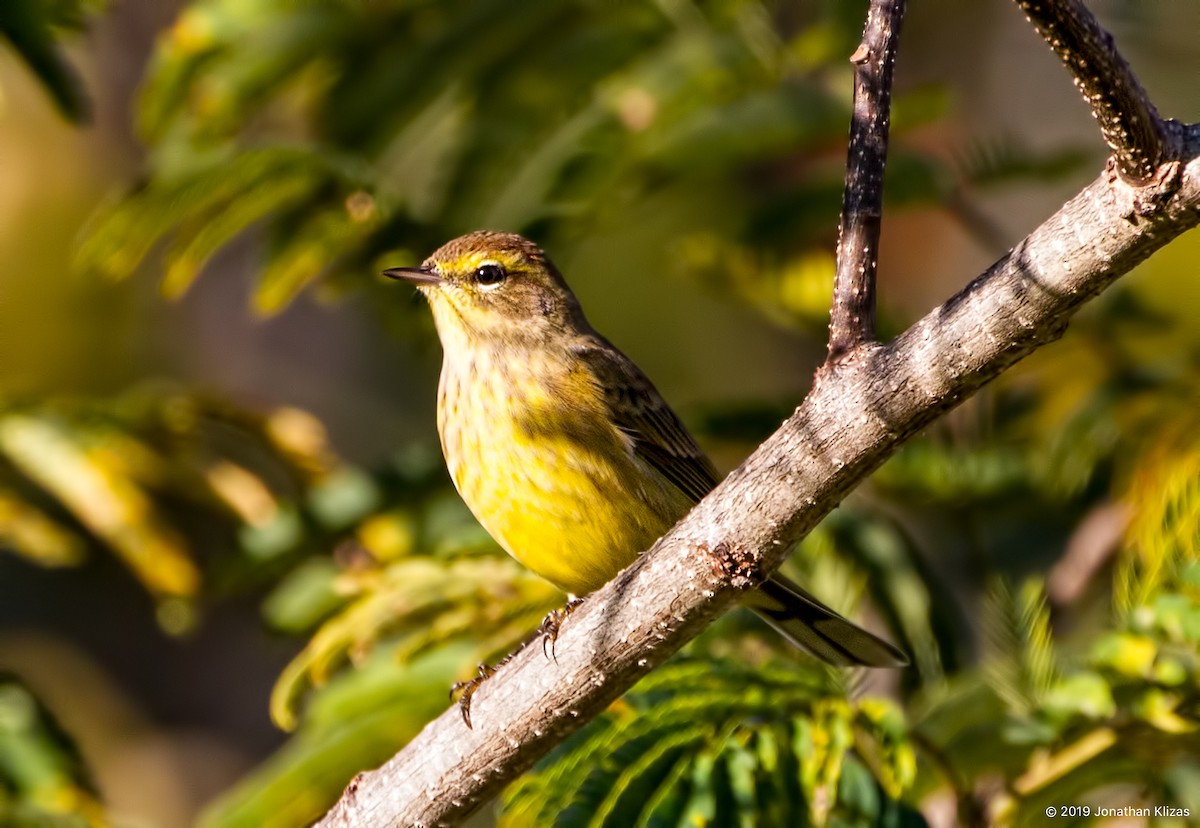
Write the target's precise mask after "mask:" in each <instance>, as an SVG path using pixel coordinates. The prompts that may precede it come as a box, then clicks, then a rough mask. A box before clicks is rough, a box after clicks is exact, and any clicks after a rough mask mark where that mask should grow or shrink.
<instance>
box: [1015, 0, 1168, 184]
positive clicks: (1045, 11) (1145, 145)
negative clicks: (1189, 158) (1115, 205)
mask: <svg viewBox="0 0 1200 828" xmlns="http://www.w3.org/2000/svg"><path fill="white" fill-rule="evenodd" d="M1016 3H1017V5H1018V6H1020V7H1021V9H1022V11H1024V12H1025V16H1026V17H1027V18H1028V19H1029V22H1030V23H1032V24H1033V25H1034V26H1035V27H1036V28H1037V30H1038V32H1039V33H1040V34H1041V35H1042V37H1043V38H1044V39H1045V41H1046V42H1047V43H1048V44H1050V48H1051V49H1053V50H1054V52H1055V54H1057V55H1058V56H1059V58H1060V59H1061V60H1062V62H1063V63H1064V64H1065V65H1066V67H1067V69H1068V70H1070V72H1071V75H1072V77H1074V79H1075V86H1076V87H1078V89H1079V91H1080V93H1081V94H1082V95H1083V99H1084V100H1085V101H1087V104H1088V106H1090V107H1091V108H1092V115H1093V116H1095V118H1096V121H1097V122H1098V123H1099V124H1100V134H1101V135H1103V136H1104V141H1105V143H1107V144H1108V146H1109V148H1110V149H1111V150H1112V152H1113V158H1114V159H1115V161H1116V165H1117V170H1118V171H1119V172H1120V174H1121V177H1122V178H1124V179H1125V180H1126V181H1128V182H1129V183H1131V184H1146V183H1148V182H1149V181H1151V180H1152V179H1153V178H1154V176H1155V173H1156V172H1157V170H1158V168H1159V165H1161V164H1162V163H1163V162H1164V161H1169V160H1172V159H1171V156H1172V154H1173V153H1172V152H1171V149H1172V148H1171V146H1170V143H1169V136H1168V132H1167V128H1166V125H1165V124H1164V123H1163V119H1162V118H1161V117H1160V116H1159V114H1158V110H1157V109H1155V108H1154V104H1153V103H1151V102H1150V98H1149V96H1148V95H1147V94H1146V90H1144V89H1143V88H1142V85H1141V84H1140V83H1138V79H1137V77H1136V76H1134V74H1133V70H1132V69H1131V68H1130V67H1129V64H1128V63H1126V61H1125V58H1123V57H1122V56H1121V54H1120V52H1118V51H1117V47H1116V46H1115V45H1114V44H1113V39H1112V35H1110V34H1109V33H1108V32H1106V31H1105V30H1104V29H1103V28H1101V26H1100V24H1099V23H1097V22H1096V18H1095V17H1093V16H1092V13H1091V12H1090V11H1088V9H1087V7H1086V6H1084V5H1083V3H1082V2H1081V0H1016Z"/></svg>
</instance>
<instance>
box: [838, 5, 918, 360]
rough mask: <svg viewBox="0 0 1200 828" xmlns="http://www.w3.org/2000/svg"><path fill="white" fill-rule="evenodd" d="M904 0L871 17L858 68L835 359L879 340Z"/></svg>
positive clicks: (856, 58) (876, 9) (874, 10)
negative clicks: (879, 288)
mask: <svg viewBox="0 0 1200 828" xmlns="http://www.w3.org/2000/svg"><path fill="white" fill-rule="evenodd" d="M904 7H905V0H879V2H874V3H872V4H871V8H870V11H868V12H867V24H866V26H865V27H864V28H863V37H862V43H861V44H860V45H859V47H858V50H857V51H855V53H854V54H853V55H852V56H851V57H850V62H851V63H853V64H854V115H853V117H852V118H851V120H850V142H849V146H848V149H847V154H846V187H845V191H844V196H843V199H842V218H841V222H840V223H839V224H838V255H837V275H836V277H835V278H834V283H833V305H832V307H831V308H830V311H829V356H830V357H831V358H833V359H838V358H841V357H842V356H843V355H845V354H847V353H849V352H850V351H852V350H854V349H855V348H857V347H858V346H859V345H862V344H863V343H866V342H873V341H874V340H875V274H876V270H877V268H878V265H879V230H880V223H881V222H882V220H883V170H884V166H885V164H886V162H887V145H888V127H889V125H890V121H891V113H892V71H893V69H894V68H895V65H896V49H897V47H898V46H899V43H900V24H901V23H902V22H903V21H904Z"/></svg>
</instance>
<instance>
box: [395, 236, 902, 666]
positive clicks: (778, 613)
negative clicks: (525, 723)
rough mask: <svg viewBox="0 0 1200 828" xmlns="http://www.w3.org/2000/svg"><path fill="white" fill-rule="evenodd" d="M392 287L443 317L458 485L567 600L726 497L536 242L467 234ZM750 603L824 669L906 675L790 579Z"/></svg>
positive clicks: (445, 438)
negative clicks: (710, 497)
mask: <svg viewBox="0 0 1200 828" xmlns="http://www.w3.org/2000/svg"><path fill="white" fill-rule="evenodd" d="M385 275H387V276H390V277H393V278H396V279H403V280H405V281H408V282H411V283H413V284H415V285H416V286H417V287H418V288H419V289H420V290H421V292H422V293H424V294H425V296H426V297H427V298H428V299H429V304H430V306H431V308H432V309H433V317H434V321H435V323H436V325H437V331H438V337H439V338H440V339H441V341H442V349H443V351H444V358H443V362H442V376H441V383H440V387H439V388H438V405H437V418H438V432H439V434H440V435H441V439H442V451H443V453H444V454H445V456H446V465H447V466H448V467H449V469H450V476H451V477H452V478H453V480H454V485H455V486H456V487H457V488H458V491H459V494H460V495H462V498H463V500H464V501H466V504H467V506H468V507H470V509H471V511H472V512H473V513H474V514H475V517H476V518H478V520H479V522H480V523H481V524H483V527H484V528H485V529H487V531H488V532H489V533H490V534H491V535H492V537H493V538H495V539H496V541H497V542H498V543H499V544H500V545H501V546H502V547H504V548H505V549H506V550H507V551H508V553H509V554H511V555H512V556H513V557H514V558H516V559H517V560H518V561H520V562H521V563H522V564H524V565H525V566H527V567H528V568H529V569H531V570H533V571H534V572H536V573H537V574H539V575H541V576H542V577H543V578H545V579H547V580H548V581H550V582H551V583H553V584H554V585H555V586H557V587H558V588H559V589H562V590H563V591H564V592H567V593H569V594H572V595H584V594H586V593H588V592H591V591H592V590H594V589H597V588H598V587H600V586H602V585H603V584H605V583H606V582H607V581H608V580H610V579H611V578H612V577H613V576H614V575H616V574H617V572H619V571H620V570H621V569H622V568H624V567H625V566H627V565H628V564H629V563H631V562H632V561H633V560H634V559H635V558H636V557H637V555H638V554H639V553H640V552H642V551H644V550H646V549H649V548H650V547H651V546H652V545H653V544H654V542H655V541H656V540H657V539H658V538H659V537H660V536H661V535H663V534H664V533H665V532H666V531H667V530H668V529H669V528H671V526H673V525H674V524H675V523H676V522H677V521H678V520H679V519H680V518H681V517H683V515H684V514H686V513H687V512H688V510H689V509H690V508H691V507H692V505H693V504H695V503H696V502H697V501H698V500H699V499H700V498H702V497H704V495H705V494H707V493H708V492H709V491H710V490H711V489H712V488H713V487H714V486H715V485H716V483H717V476H716V471H715V469H714V468H713V466H712V463H711V462H709V460H708V458H707V457H705V456H704V454H703V453H702V452H701V451H700V448H699V447H698V446H697V445H696V441H695V440H694V439H692V436H691V435H690V434H689V433H688V432H687V430H686V429H685V428H684V426H683V424H682V423H681V422H680V421H679V418H678V417H677V416H676V415H675V412H673V411H672V410H671V409H670V407H669V406H668V405H667V403H666V402H665V401H664V400H663V398H662V397H661V396H660V395H659V393H658V391H657V390H656V389H655V387H654V386H653V385H652V384H651V383H650V380H648V379H646V376H645V375H644V374H643V373H642V372H641V370H639V369H638V367H637V366H636V365H634V364H633V362H632V361H631V360H630V359H629V358H628V357H626V356H625V355H624V354H623V353H621V352H620V351H618V350H617V349H616V348H615V347H613V345H612V344H611V343H609V341H608V340H606V339H605V338H604V337H602V336H601V335H600V334H598V333H596V331H595V330H594V329H593V328H592V326H591V325H590V324H588V321H587V319H585V318H584V315H583V310H582V309H581V308H580V306H579V301H578V300H577V299H576V298H575V294H573V293H572V292H571V289H570V288H568V287H567V284H566V282H565V281H563V277H562V275H561V274H560V273H559V272H558V270H557V268H555V266H554V265H553V264H552V263H551V261H550V259H549V258H547V256H546V254H545V253H544V252H542V250H541V249H540V248H538V247H537V246H536V245H535V244H533V243H532V242H530V241H528V240H527V239H524V238H522V237H521V236H517V235H512V234H509V233H495V232H477V233H471V234H469V235H466V236H463V237H461V238H458V239H455V240H454V241H452V242H449V243H447V244H446V245H444V246H443V247H441V248H440V249H439V250H437V252H435V253H434V254H433V255H432V256H430V257H429V258H428V259H426V260H425V263H424V264H422V265H421V266H420V267H415V268H411V267H398V268H393V269H391V270H387V271H385ZM744 603H745V604H746V605H747V606H749V607H750V608H751V609H753V610H755V611H756V612H758V613H759V614H760V615H762V616H763V617H764V618H765V619H766V620H767V622H768V623H770V624H771V626H773V627H774V628H775V629H777V630H778V631H779V632H781V633H782V634H783V635H784V636H786V637H787V638H788V639H790V640H791V641H793V642H794V643H795V644H797V645H799V646H800V647H802V648H804V649H806V650H808V651H809V652H811V653H813V654H814V655H816V656H818V657H820V658H822V659H824V660H826V661H828V662H831V663H834V664H862V665H870V666H876V667H893V666H900V665H903V664H906V663H907V661H908V660H907V658H906V657H905V655H904V654H903V653H902V652H900V651H899V650H898V649H896V648H895V647H893V646H892V645H891V644H888V643H887V642H886V641H883V640H881V639H879V638H877V637H875V636H874V635H872V634H871V633H869V632H867V631H866V630H863V629H861V628H860V627H857V626H855V625H854V624H852V623H851V622H850V621H847V620H846V619H845V618H843V617H842V616H840V615H838V614H837V613H835V612H834V611H833V610H831V609H829V608H828V607H826V606H825V605H824V604H822V603H821V602H820V601H818V600H816V599H815V598H813V597H812V596H811V595H809V594H807V593H806V592H804V591H803V590H802V589H800V587H798V586H796V585H795V584H793V583H791V582H790V581H788V580H786V579H785V578H783V577H781V576H779V575H774V576H772V577H771V578H770V579H768V580H767V581H766V583H764V584H763V585H762V586H761V587H760V588H759V589H757V590H755V591H754V592H753V593H751V594H750V595H748V596H747V598H746V599H745V600H744Z"/></svg>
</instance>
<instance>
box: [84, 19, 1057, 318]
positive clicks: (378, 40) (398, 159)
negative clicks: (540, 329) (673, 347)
mask: <svg viewBox="0 0 1200 828" xmlns="http://www.w3.org/2000/svg"><path fill="white" fill-rule="evenodd" d="M806 18H807V19H805V20H804V22H803V24H802V25H796V24H795V23H791V24H788V25H782V26H781V25H779V24H778V22H777V20H776V19H775V12H774V11H773V10H772V9H771V7H770V5H769V4H764V3H762V2H759V1H758V0H711V2H704V3H697V4H674V3H653V2H649V1H648V0H646V1H645V2H634V3H623V4H617V5H613V4H597V3H592V2H587V1H586V0H573V2H568V3H561V2H545V1H543V2H537V3H535V4H533V5H529V4H526V5H525V6H523V7H522V11H521V13H520V14H514V13H512V10H511V5H510V4H509V3H506V2H503V0H470V2H467V0H460V2H452V3H441V4H428V3H417V4H414V3H408V2H400V0H387V2H377V3H369V4H364V3H347V2H343V0H315V2H310V3H304V4H302V5H300V6H297V5H296V4H294V3H291V2H288V0H254V1H253V2H244V0H200V2H195V3H193V4H191V5H190V6H188V7H187V9H186V10H185V11H184V13H183V14H182V15H181V17H180V18H179V20H178V21H177V22H176V24H175V25H174V26H173V27H172V29H171V30H170V32H169V33H168V34H167V35H166V36H165V37H164V38H163V39H162V40H161V42H160V45H159V49H158V52H157V54H156V56H155V59H154V62H153V65H152V66H151V69H150V72H149V75H148V80H147V83H146V84H145V86H144V89H143V92H142V96H141V100H140V104H139V112H138V123H139V127H140V130H141V132H142V135H143V137H144V138H145V139H146V140H147V141H148V142H149V143H150V145H151V146H152V148H153V155H152V161H151V164H150V168H149V170H148V174H147V176H146V178H145V180H144V181H143V182H141V183H140V184H139V185H138V187H137V188H135V189H133V190H131V191H130V192H128V193H126V194H125V195H124V196H123V197H121V198H119V199H117V200H115V201H114V202H113V203H112V204H111V205H110V206H109V207H108V208H107V209H105V210H104V211H102V212H101V213H100V214H99V215H98V216H97V217H96V218H95V220H94V222H93V224H92V228H91V231H90V233H89V234H88V238H87V240H86V242H85V243H84V244H83V246H82V247H81V249H80V251H79V257H78V260H79V265H80V267H81V268H82V269H84V270H85V271H88V272H97V273H102V274H106V275H108V276H110V277H113V278H123V277H126V276H128V275H130V274H131V273H133V272H134V271H135V270H136V269H137V268H138V267H139V265H140V264H141V263H142V262H143V260H144V259H145V258H146V257H147V255H148V254H149V253H150V252H151V251H153V250H155V249H156V248H159V247H163V248H164V254H163V255H164V259H165V262H164V264H165V275H164V278H163V289H164V291H165V292H166V293H167V294H168V295H171V296H176V295H178V294H179V293H181V292H182V291H184V290H185V289H186V288H187V287H188V286H189V285H190V284H191V283H192V281H193V280H194V279H195V278H196V276H197V274H198V273H199V272H200V271H201V270H202V269H203V268H204V266H205V264H206V263H208V262H209V261H210V259H211V258H212V256H213V255H214V254H216V253H217V252H218V251H219V250H220V249H221V248H223V247H225V246H227V245H228V244H229V243H230V242H231V241H232V240H233V239H234V238H235V237H236V236H238V235H239V234H241V233H243V232H245V231H247V230H249V229H251V228H258V229H259V231H260V232H259V234H258V235H259V237H260V238H262V239H263V240H264V242H265V243H264V245H263V254H264V259H263V266H262V269H261V271H260V273H259V283H258V287H257V289H256V291H255V295H254V306H255V308H256V309H257V310H259V311H260V312H262V313H267V314H269V313H274V312H276V311H279V310H281V309H282V308H283V307H285V306H286V305H287V303H288V302H290V301H291V300H292V299H293V298H294V297H295V296H296V295H297V293H298V292H299V291H300V290H301V289H303V288H304V287H305V286H306V285H309V284H311V283H313V282H316V281H318V280H319V281H320V282H321V283H322V285H323V289H324V290H325V292H326V293H329V292H334V293H336V292H339V291H341V290H342V289H344V288H345V287H348V286H351V285H358V286H360V287H361V286H364V285H366V284H369V283H366V282H364V279H366V278H368V277H369V275H370V274H372V273H373V272H376V271H378V270H379V269H380V266H381V264H384V263H392V264H394V263H395V262H397V261H401V262H403V261H416V260H419V258H420V257H421V256H422V255H424V254H425V253H426V252H428V251H429V250H431V249H433V248H434V247H436V246H437V245H438V244H440V243H441V242H442V241H444V240H446V239H447V238H450V237H452V236H454V235H458V234H459V233H461V232H463V231H465V230H467V229H473V228H477V227H500V228H506V229H513V230H534V229H535V230H537V232H538V235H539V236H540V237H541V238H543V239H547V240H549V237H551V236H554V235H562V233H560V232H556V231H559V230H560V229H561V228H563V227H565V226H567V225H570V226H573V227H577V226H581V225H585V224H590V225H592V226H600V227H606V228H609V229H613V230H615V231H617V232H618V233H619V232H620V231H621V230H622V228H630V229H632V228H635V227H637V226H639V225H640V224H642V223H644V222H645V221H646V219H647V216H646V215H645V214H644V213H643V210H644V209H646V208H643V206H642V205H643V204H649V203H651V202H653V203H659V204H661V203H664V202H667V203H672V204H679V205H683V204H691V205H693V206H694V207H693V209H689V210H687V211H685V212H686V213H688V215H686V217H685V218H684V220H683V221H684V224H683V225H682V226H681V227H679V228H677V229H676V231H675V232H676V234H677V236H678V238H679V239H680V241H679V244H678V250H677V251H676V252H675V253H674V255H673V258H674V259H675V261H676V262H677V263H678V268H679V269H680V270H681V271H682V272H684V273H686V274H688V275H691V276H696V277H699V278H703V279H705V280H706V281H707V282H709V283H711V284H713V285H714V286H716V287H718V288H719V289H721V290H729V289H732V290H734V291H735V292H736V293H738V294H740V295H742V296H743V297H744V298H746V299H747V300H749V301H750V302H752V303H754V304H755V305H757V306H758V307H761V308H763V309H764V310H765V311H767V312H768V313H769V314H770V315H771V316H772V317H773V318H775V319H776V320H777V321H779V322H781V323H784V324H789V325H799V326H801V327H805V328H813V327H814V326H816V325H823V324H824V318H825V315H826V312H827V308H826V305H827V296H828V287H829V283H830V280H831V278H832V258H831V256H830V255H829V249H830V241H831V238H830V232H831V230H832V228H833V227H834V224H833V222H832V219H831V217H832V216H834V215H836V213H837V210H838V206H839V203H840V187H841V166H842V161H843V159H842V157H841V150H840V143H839V142H840V140H841V138H842V136H843V134H844V132H845V123H846V119H847V117H848V110H847V108H846V104H845V97H844V92H843V89H844V88H845V86H844V84H845V82H847V80H848V74H847V70H846V68H845V67H842V66H841V65H840V64H838V63H833V62H832V60H833V57H834V56H835V55H841V54H843V53H848V52H849V51H850V50H851V49H852V45H851V44H852V43H853V42H854V40H853V38H854V37H855V35H856V31H855V30H856V29H857V26H858V25H859V24H858V23H857V22H851V21H850V20H848V19H847V16H846V15H844V14H842V13H841V12H840V11H837V10H835V9H832V8H831V9H826V10H822V11H817V12H809V13H808V14H807V15H806ZM513 55H520V59H518V60H514V59H513ZM835 67H836V68H835ZM946 108H947V103H946V98H945V96H944V95H942V94H941V93H940V92H938V91H936V90H918V91H915V92H911V93H906V94H902V95H901V96H900V97H899V99H898V100H897V102H896V117H895V118H894V120H893V122H894V133H895V134H896V135H897V136H898V140H897V142H896V143H895V145H894V148H895V151H894V153H893V158H892V159H891V161H890V162H889V181H888V195H889V200H890V202H891V203H892V204H894V205H936V204H940V203H943V202H947V201H948V200H949V199H950V196H952V195H953V196H954V198H955V200H956V201H958V200H961V197H962V192H963V191H964V188H969V187H971V186H973V185H974V184H976V183H978V184H980V185H990V184H994V183H995V182H997V181H1001V180H1005V181H1011V180H1018V179H1021V178H1043V177H1046V176H1052V175H1058V174H1061V173H1062V172H1063V171H1064V170H1069V169H1071V168H1073V165H1074V164H1075V163H1076V162H1077V161H1078V159H1077V158H1075V157H1074V156H1070V155H1068V154H1064V153H1058V154H1054V155H1052V156H1047V157H1045V158H1042V157H1039V156H1037V155H1036V154H1034V153H1032V152H1029V151H1027V150H1025V149H1023V148H1019V147H1017V146H1016V145H1015V144H1013V143H1012V142H1008V143H1004V144H997V145H995V146H993V147H991V148H990V151H984V150H982V149H977V150H976V151H974V152H973V153H969V154H967V155H966V156H965V157H966V158H967V159H968V160H967V161H965V162H964V163H962V164H961V165H959V167H960V168H959V169H955V168H954V167H953V166H951V165H948V164H947V163H945V162H943V161H941V160H939V159H938V158H937V157H936V156H933V155H931V154H929V153H926V152H924V151H919V150H916V149H908V148H906V146H905V144H904V142H903V138H904V135H905V133H906V132H907V131H909V130H912V129H914V128H916V127H920V126H922V125H925V124H928V123H930V122H931V121H934V120H936V119H939V118H942V117H944V116H945V112H946ZM834 149H836V151H832V150H834ZM800 159H805V161H804V165H800V164H799V160H800ZM801 168H802V169H803V172H802V173H801V174H796V172H795V171H794V170H796V169H801ZM569 242H570V238H565V239H560V240H559V243H558V244H556V245H555V248H556V250H558V251H559V252H560V253H562V252H564V250H565V249H568V248H569ZM400 312H403V310H401V311H400Z"/></svg>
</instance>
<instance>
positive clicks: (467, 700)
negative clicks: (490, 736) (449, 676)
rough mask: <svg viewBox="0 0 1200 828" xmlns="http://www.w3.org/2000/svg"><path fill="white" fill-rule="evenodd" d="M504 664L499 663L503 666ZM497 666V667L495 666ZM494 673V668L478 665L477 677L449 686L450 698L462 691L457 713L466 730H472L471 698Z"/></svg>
mask: <svg viewBox="0 0 1200 828" xmlns="http://www.w3.org/2000/svg"><path fill="white" fill-rule="evenodd" d="M503 663H504V662H501V664H503ZM497 666H499V665H497ZM495 673H496V668H495V667H489V666H488V665H486V664H483V663H480V665H479V675H477V676H476V677H475V678H473V679H470V680H468V681H456V682H454V684H452V685H450V698H454V694H455V693H457V692H459V691H460V690H461V691H462V695H461V696H459V697H458V712H459V713H461V714H462V719H463V724H465V725H466V726H467V729H468V730H474V728H473V727H472V726H471V697H472V696H474V695H475V691H476V690H478V689H479V686H480V685H481V684H483V683H484V682H485V681H487V680H488V679H489V678H491V677H492V676H493V675H495Z"/></svg>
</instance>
